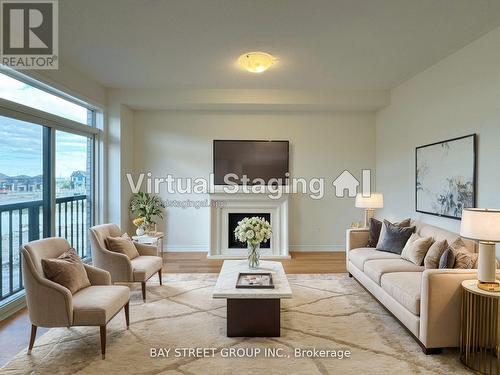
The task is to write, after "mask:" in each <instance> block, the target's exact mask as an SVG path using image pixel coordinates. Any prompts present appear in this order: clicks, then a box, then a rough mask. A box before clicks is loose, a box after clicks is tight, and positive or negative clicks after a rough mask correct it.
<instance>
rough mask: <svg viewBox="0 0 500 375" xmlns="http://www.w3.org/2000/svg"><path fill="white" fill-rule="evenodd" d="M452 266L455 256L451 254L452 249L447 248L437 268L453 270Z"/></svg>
mask: <svg viewBox="0 0 500 375" xmlns="http://www.w3.org/2000/svg"><path fill="white" fill-rule="evenodd" d="M454 265H455V254H454V253H453V249H452V248H451V247H448V248H447V249H446V250H445V251H444V252H443V255H441V258H440V259H439V268H453V266H454Z"/></svg>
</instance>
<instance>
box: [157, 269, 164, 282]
mask: <svg viewBox="0 0 500 375" xmlns="http://www.w3.org/2000/svg"><path fill="white" fill-rule="evenodd" d="M158 278H159V279H160V285H163V283H162V281H161V268H160V270H159V271H158Z"/></svg>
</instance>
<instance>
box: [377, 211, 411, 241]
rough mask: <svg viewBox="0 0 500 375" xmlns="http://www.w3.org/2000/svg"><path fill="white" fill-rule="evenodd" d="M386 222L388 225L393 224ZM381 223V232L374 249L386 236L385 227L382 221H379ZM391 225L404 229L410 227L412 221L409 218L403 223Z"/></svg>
mask: <svg viewBox="0 0 500 375" xmlns="http://www.w3.org/2000/svg"><path fill="white" fill-rule="evenodd" d="M377 221H378V220H377ZM384 221H387V222H388V223H391V222H390V221H389V220H384ZM379 223H380V231H379V232H378V236H377V242H376V244H375V246H374V247H377V245H378V243H379V241H380V239H381V238H383V237H384V235H385V228H384V226H383V225H382V222H380V221H379ZM391 224H393V225H395V226H397V227H402V228H403V227H409V226H410V224H411V219H410V218H408V219H404V220H403V221H400V222H399V223H391ZM368 237H369V236H368Z"/></svg>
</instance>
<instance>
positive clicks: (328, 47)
mask: <svg viewBox="0 0 500 375" xmlns="http://www.w3.org/2000/svg"><path fill="white" fill-rule="evenodd" d="M59 12H60V16H59V20H60V27H59V29H60V33H59V35H60V42H59V44H60V56H61V61H62V62H63V64H64V63H66V64H68V65H70V66H72V67H74V68H76V69H78V70H80V71H81V72H83V73H84V74H86V75H87V76H89V77H91V78H93V79H95V80H96V81H97V82H99V83H101V84H103V85H104V86H106V87H112V88H172V89H179V88H185V89H200V88H203V89H215V88H217V89H282V90H297V89H301V90H302V89H307V90H331V89H336V90H377V89H389V88H393V87H395V86H397V85H398V84H400V83H401V82H403V81H405V80H406V79H408V78H410V77H412V76H413V75H415V74H417V73H419V72H421V71H423V70H424V69H426V68H427V67H429V66H431V65H433V64H434V63H436V62H438V61H439V60H441V59H443V58H444V57H446V56H448V55H449V54H451V53H453V52H455V51H457V50H458V49H460V48H462V47H464V46H465V45H467V44H468V43H470V42H472V41H473V40H475V39H477V38H479V37H480V36H482V35H483V34H485V33H487V32H488V31H490V30H492V29H494V28H495V27H497V26H500V1H498V0H418V1H416V0H307V1H306V0H273V1H270V0H251V1H249V0H178V1H169V0H64V1H60V2H59ZM254 50H262V51H266V52H269V53H271V54H273V55H275V56H276V57H277V58H278V59H279V62H278V63H277V64H276V65H275V66H273V67H272V68H271V69H270V70H269V71H268V72H266V73H264V74H260V75H259V74H252V73H248V72H245V71H242V70H240V69H238V68H237V67H236V66H235V60H236V59H237V57H238V56H239V55H240V54H242V53H244V52H248V51H254Z"/></svg>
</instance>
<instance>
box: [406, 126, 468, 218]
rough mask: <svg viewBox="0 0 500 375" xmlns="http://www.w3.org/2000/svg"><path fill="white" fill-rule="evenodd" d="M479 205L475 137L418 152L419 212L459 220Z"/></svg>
mask: <svg viewBox="0 0 500 375" xmlns="http://www.w3.org/2000/svg"><path fill="white" fill-rule="evenodd" d="M475 206H476V134H471V135H467V136H464V137H460V138H454V139H449V140H446V141H442V142H436V143H432V144H429V145H425V146H420V147H417V148H416V149H415V208H416V211H417V212H422V213H426V214H431V215H437V216H443V217H448V218H451V219H457V220H460V219H461V217H462V210H463V209H464V208H470V207H475Z"/></svg>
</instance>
